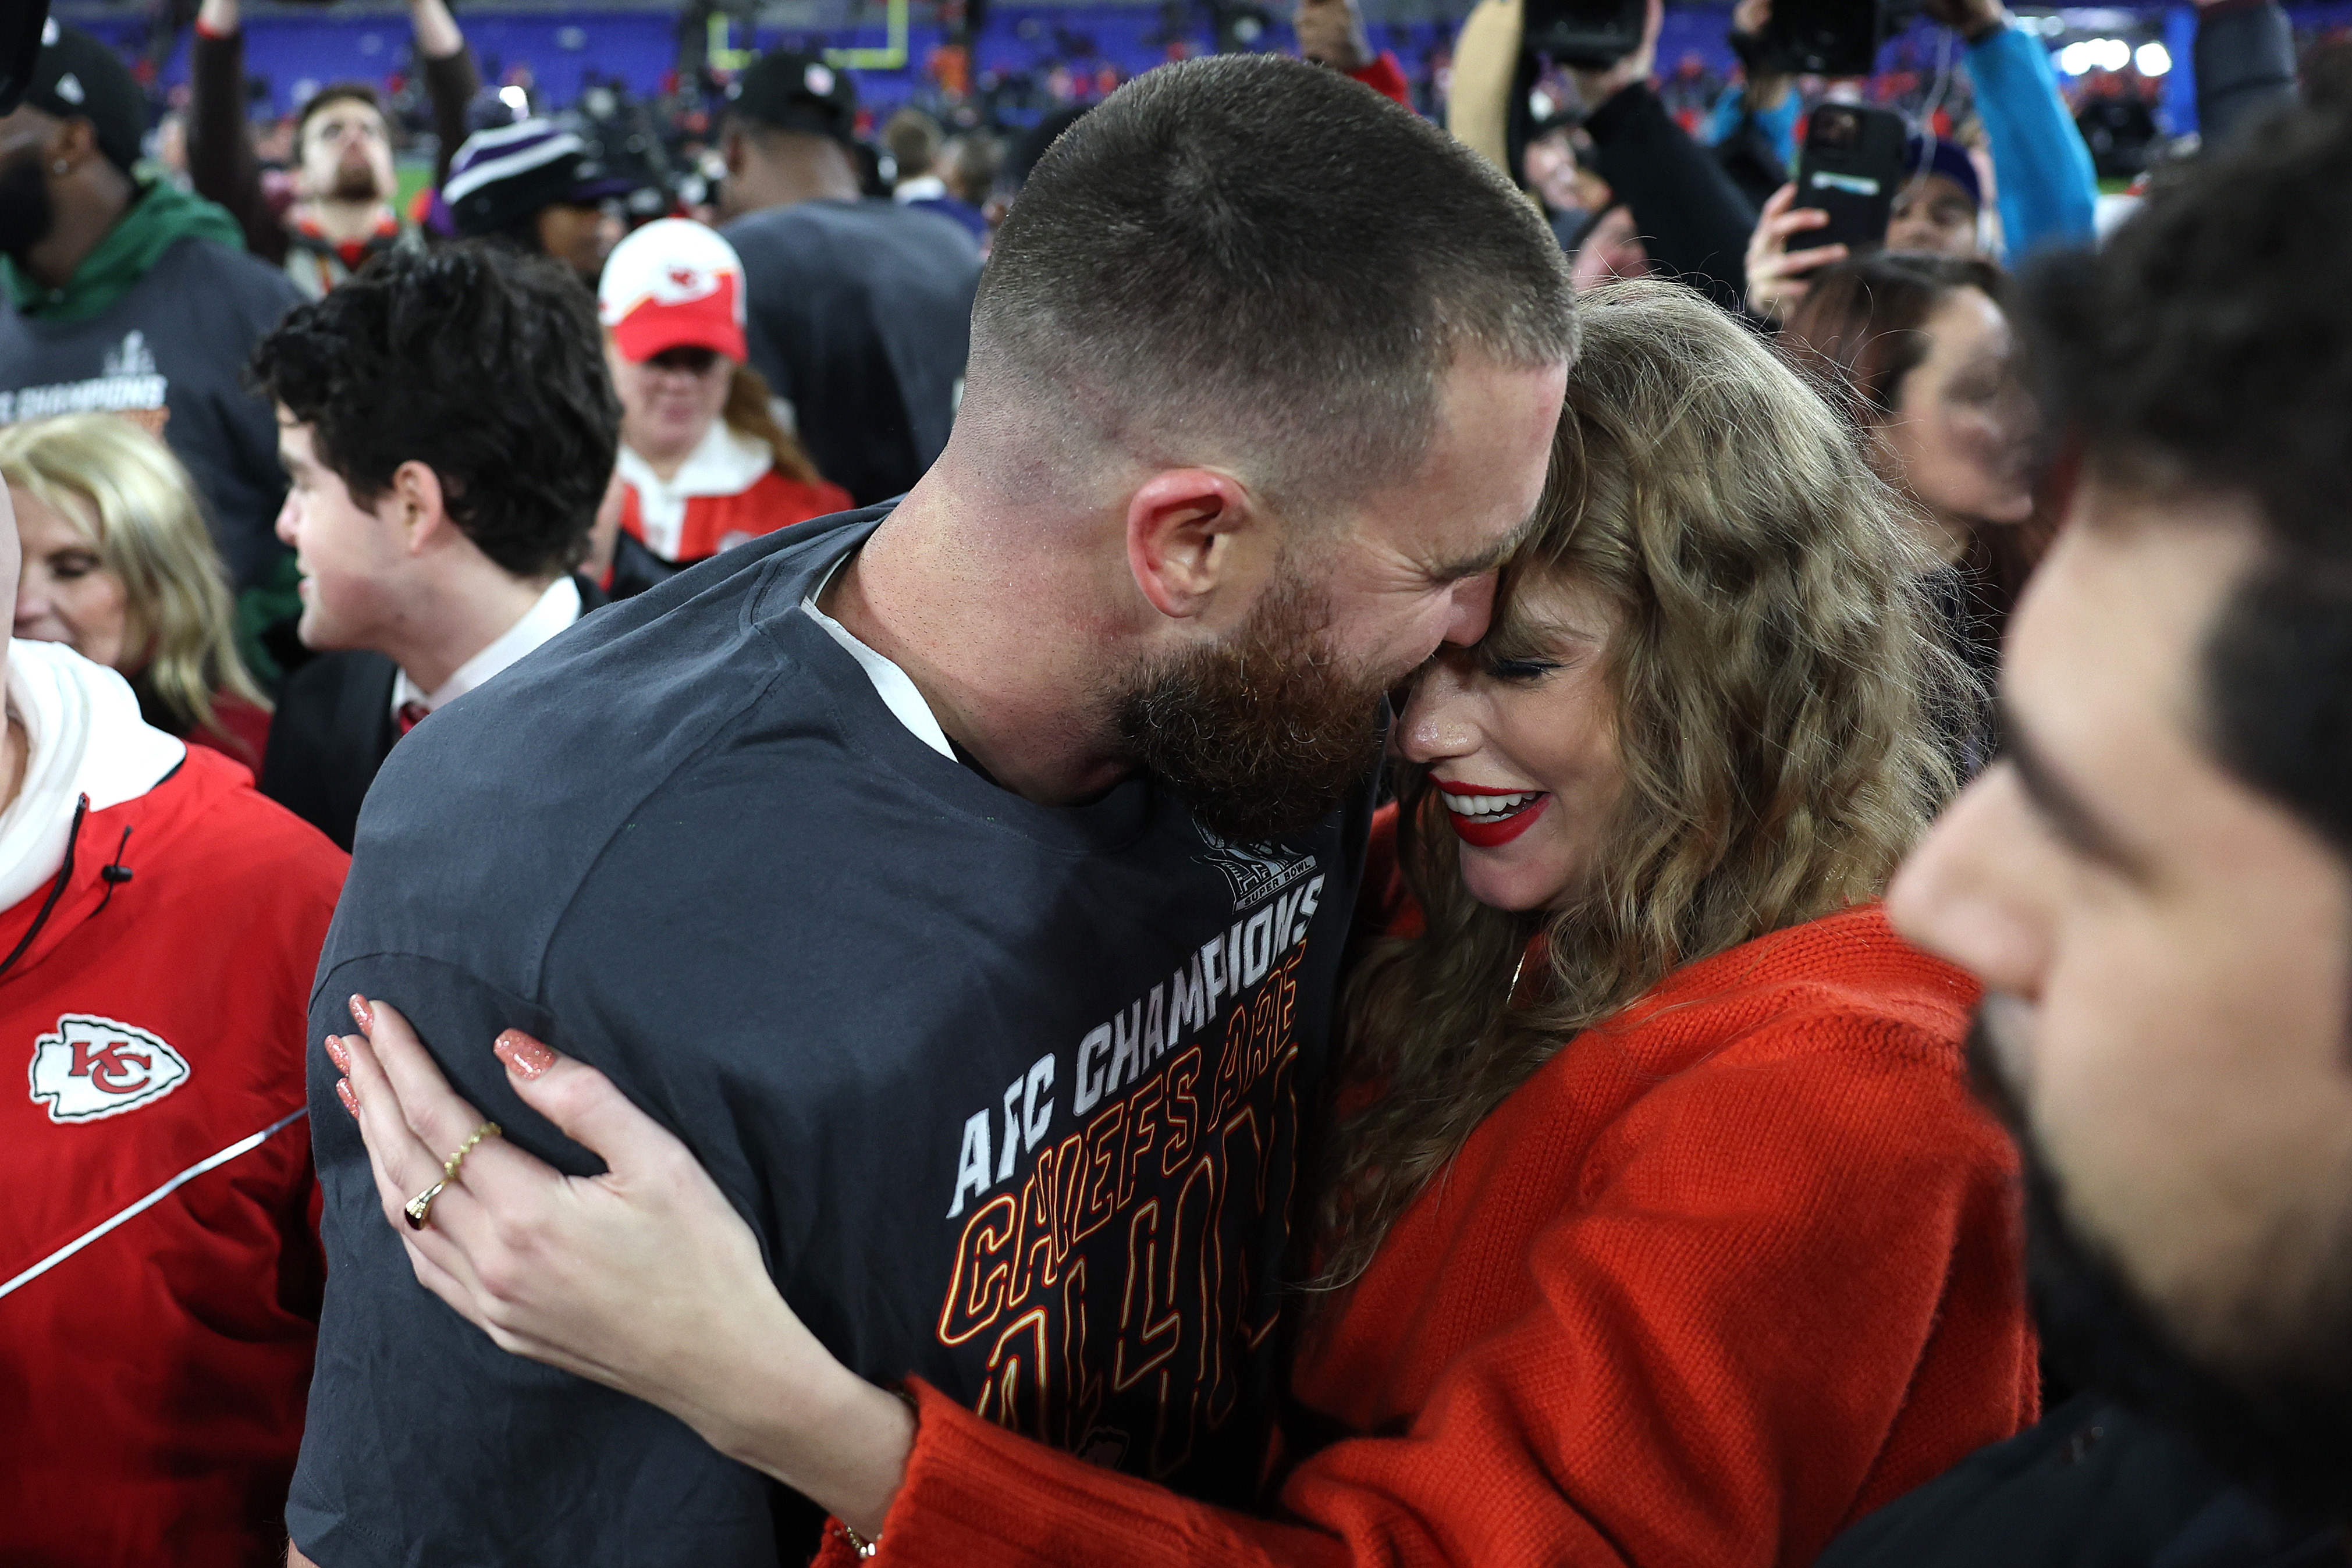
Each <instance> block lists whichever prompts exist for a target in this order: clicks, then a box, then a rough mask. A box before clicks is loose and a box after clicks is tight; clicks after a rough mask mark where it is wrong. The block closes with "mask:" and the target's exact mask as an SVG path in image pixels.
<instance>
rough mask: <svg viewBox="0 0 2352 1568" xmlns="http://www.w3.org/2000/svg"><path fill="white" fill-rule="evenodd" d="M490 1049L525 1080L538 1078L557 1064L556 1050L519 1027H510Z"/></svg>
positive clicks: (510, 1069)
mask: <svg viewBox="0 0 2352 1568" xmlns="http://www.w3.org/2000/svg"><path fill="white" fill-rule="evenodd" d="M490 1050H491V1051H494V1052H496V1053H497V1055H498V1059H499V1061H503V1062H505V1063H506V1064H507V1071H509V1072H511V1073H513V1074H514V1075H515V1076H516V1077H517V1078H520V1079H524V1080H530V1079H533V1078H536V1077H538V1076H539V1075H540V1074H541V1073H542V1072H544V1071H547V1070H548V1069H549V1068H551V1067H552V1066H554V1065H555V1052H553V1051H550V1050H548V1049H547V1047H545V1046H543V1045H541V1044H540V1043H539V1041H537V1040H533V1039H531V1038H530V1036H529V1035H527V1034H525V1033H523V1031H522V1030H519V1029H510V1030H507V1031H506V1033H504V1034H502V1035H500V1036H499V1039H498V1043H497V1044H495V1045H493V1046H491V1047H490Z"/></svg>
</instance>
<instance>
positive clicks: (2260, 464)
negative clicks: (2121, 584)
mask: <svg viewBox="0 0 2352 1568" xmlns="http://www.w3.org/2000/svg"><path fill="white" fill-rule="evenodd" d="M2347 257H2352V115H2347V114H2345V113H2341V112H2337V113H2330V114H2317V113H2309V112H2301V113H2293V114H2289V115H2285V116H2282V117H2280V118H2279V119H2277V120H2273V121H2271V122H2268V123H2266V124H2264V125H2263V127H2261V128H2260V129H2259V130H2257V131H2252V132H2251V133H2249V135H2248V136H2247V138H2246V139H2245V140H2244V141H2242V142H2239V143H2237V144H2234V145H2233V146H2231V148H2230V149H2229V150H2228V151H2227V152H2223V153H2222V154H2221V155H2219V156H2216V157H2212V158H2210V159H2205V160H2200V162H2198V163H2197V164H2196V165H2195V166H2194V167H2193V168H2192V169H2191V170H2189V172H2187V173H2186V174H2184V175H2183V176H2182V177H2181V178H2179V180H2178V181H2177V182H2175V183H2171V184H2169V185H2168V186H2165V187H2162V188H2160V189H2159V190H2158V192H2157V193H2155V194H2153V195H2151V196H2150V197H2149V198H2148V200H2147V203H2146V204H2145V205H2144V206H2143V207H2142V209H2141V211H2140V212H2139V213H2138V214H2137V215H2136V216H2135V217H2134V218H2132V220H2131V221H2130V222H2128V223H2126V225H2124V226H2123V228H2122V229H2121V230H2119V231H2118V232H2117V233H2116V235H2115V237H2114V238H2113V240H2112V241H2111V242H2110V243H2109V244H2108V246H2107V247H2106V249H2105V250H2104V251H2103V252H2101V253H2100V254H2099V255H2098V256H2095V257H2093V256H2074V257H2070V258H2065V259H2063V260H2061V261H2059V262H2057V263H2055V264H2053V266H2051V267H2048V268H2046V269H2045V270H2043V271H2042V272H2041V273H2040V274H2039V275H2038V276H2036V277H2034V279H2033V285H2032V287H2031V288H2030V289H2029V291H2028V301H2029V308H2028V310H2027V313H2026V315H2027V325H2028V328H2029V332H2030V341H2031V343H2032V349H2033V353H2034V361H2035V365H2036V372H2037V376H2038V379H2039V381H2040V382H2041V383H2042V394H2043V398H2044V402H2045V404H2046V406H2047V407H2048V408H2049V409H2050V411H2051V412H2052V413H2053V414H2054V415H2055V416H2056V418H2057V420H2058V421H2059V422H2060V423H2062V424H2063V426H2064V427H2065V428H2066V429H2067V431H2068V433H2069V434H2071V435H2072V436H2073V437H2074V439H2076V440H2079V442H2080V443H2081V444H2082V450H2083V457H2084V462H2085V464H2086V465H2087V466H2088V468H2089V469H2090V471H2091V472H2092V473H2094V474H2095V475H2097V476H2100V477H2102V478H2104V479H2106V480H2108V481H2110V482H2117V483H2123V484H2137V485H2138V486H2142V487H2144V488H2147V489H2151V490H2175V489H2179V488H2183V487H2196V488H2209V489H2212V490H2215V491H2220V492H2224V493H2230V494H2235V495H2239V496H2243V497H2250V498H2251V499H2252V501H2253V502H2254V504H2255V507H2256V509H2257V510H2258V512H2259V514H2260V516H2261V519H2262V527H2263V532H2264V534H2265V536H2266V545H2267V549H2266V552H2265V557H2264V559H2263V562H2262V564H2261V565H2259V566H2258V567H2256V568H2255V569H2254V570H2253V571H2252V573H2251V574H2250V575H2249V577H2248V579H2247V580H2246V581H2244V582H2243V583H2242V584H2241V585H2240V586H2239V587H2238V589H2237V590H2236V591H2235V592H2234V594H2233V595H2232V597H2231V600H2230V601H2229V602H2228V603H2227V604H2226V605H2225V607H2224V608H2223V610H2222V612H2221V617H2220V619H2219V620H2218V622H2216V624H2215V625H2214V627H2213V629H2212V631H2211V633H2210V637H2209V639H2208V642H2207V645H2206V648H2205V650H2204V679H2205V688H2206V689H2205V696H2206V709H2207V711H2206V714H2205V724H2206V727H2207V731H2208V734H2207V737H2206V738H2207V741H2208V743H2209V744H2210V747H2212V750H2213V753H2214V755H2215V757H2216V758H2217V759H2219V760H2220V761H2221V763H2222V765H2223V766H2225V767H2227V768H2230V769H2231V771H2232V772H2233V773H2235V774H2237V775H2238V776H2239V777H2240V778H2242V779H2244V780H2246V781H2247V782H2248V783H2249V784H2251V785H2252V786H2253V787H2254V788H2255V789H2260V790H2262V791H2263V792H2264V793H2266V794H2269V795H2270V796H2272V797H2273V799H2275V800H2278V801H2279V802H2280V803H2281V804H2283V805H2284V806H2285V807H2287V808H2288V809H2289V810H2293V811H2294V812H2295V813H2296V814H2297V815H2298V816H2299V817H2301V818H2303V819H2304V820H2305V821H2307V822H2308V823H2309V824H2310V825H2311V826H2312V828H2313V829H2314V830H2315V831H2318V832H2320V833H2322V834H2324V835H2326V837H2327V838H2328V839H2330V840H2331V841H2334V842H2335V843H2336V845H2338V846H2339V847H2340V848H2342V849H2344V850H2345V851H2347V852H2352V789H2347V787H2346V783H2345V781H2346V779H2352V289H2347V288H2346V287H2344V286H2343V279H2344V272H2345V267H2346V261H2347Z"/></svg>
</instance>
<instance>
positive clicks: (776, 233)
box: [724, 200, 980, 272]
mask: <svg viewBox="0 0 2352 1568" xmlns="http://www.w3.org/2000/svg"><path fill="white" fill-rule="evenodd" d="M724 233H725V234H726V236H727V238H728V240H729V242H730V243H731V244H733V245H734V246H736V248H737V249H738V250H739V251H740V250H742V249H743V246H744V244H745V242H746V241H749V242H750V244H751V248H752V249H753V250H754V251H758V252H760V253H761V255H762V256H768V255H771V254H772V255H773V256H775V257H776V258H778V259H785V260H789V259H795V258H796V259H798V260H800V261H801V262H802V264H803V265H806V264H807V263H808V262H809V260H810V259H811V255H810V242H811V241H817V242H821V243H822V244H824V245H830V244H835V243H851V244H856V245H859V246H886V247H887V248H888V249H891V250H895V251H903V252H914V253H919V254H921V255H924V256H926V257H927V259H930V260H935V261H937V262H938V263H940V264H941V265H943V266H947V267H950V268H955V267H961V266H964V265H969V266H970V267H971V269H972V270H973V271H975V272H977V271H978V270H979V267H980V255H979V252H978V251H977V250H976V249H975V248H974V246H973V245H972V241H971V235H968V234H966V233H965V232H964V231H963V229H962V228H961V226H960V225H958V224H957V223H956V222H955V220H954V219H952V218H949V217H945V216H943V215H941V214H938V213H925V212H917V211H915V210H914V209H912V208H910V207H907V206H903V205H901V204H898V203H896V202H885V201H879V200H873V201H868V200H860V201H855V202H840V201H822V202H795V203H793V204H791V205H789V206H782V207H768V208H765V209H763V210H761V211H760V212H756V213H749V214H745V215H744V216H742V217H740V218H738V219H736V220H735V221H734V222H733V223H731V224H730V225H727V228H726V229H725V231H724ZM746 262H747V265H748V263H749V256H748V255H747V256H746Z"/></svg>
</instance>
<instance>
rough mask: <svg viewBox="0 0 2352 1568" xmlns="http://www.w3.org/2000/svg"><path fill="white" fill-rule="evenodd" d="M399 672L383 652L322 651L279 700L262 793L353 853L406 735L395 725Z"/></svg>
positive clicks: (290, 679) (290, 680) (263, 765)
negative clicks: (364, 816) (363, 807)
mask: <svg viewBox="0 0 2352 1568" xmlns="http://www.w3.org/2000/svg"><path fill="white" fill-rule="evenodd" d="M399 674H400V666H399V665H397V664H394V663H393V662H392V661H391V660H390V659H388V658H386V657H384V656H383V654H382V653H370V652H368V651H366V650H364V649H352V650H351V651H349V652H346V653H321V654H320V655H319V656H318V657H317V658H315V659H313V660H311V661H310V663H309V664H305V665H303V666H302V667H301V668H300V669H299V670H297V671H295V672H294V673H293V674H291V675H289V676H288V677H287V678H286V687H285V689H284V690H283V691H282V692H280V693H279V694H278V716H277V717H275V718H274V719H272V720H271V721H270V725H269V753H268V756H267V757H265V758H262V763H261V792H262V793H263V794H265V795H267V796H268V797H269V798H270V799H271V800H275V801H277V802H278V804H279V805H281V806H283V807H285V808H286V809H287V810H289V811H291V812H293V813H294V814H295V815H296V816H298V817H299V818H301V819H302V820H303V821H306V822H308V823H310V825H311V826H312V827H314V828H316V829H318V830H319V831H320V832H322V833H324V834H326V835H327V836H328V837H329V838H331V839H332V840H334V841H335V842H337V843H338V844H341V846H342V847H343V848H344V849H346V850H348V849H350V848H351V847H352V831H353V830H355V829H356V828H357V827H358V826H359V821H360V802H361V801H362V800H366V799H367V792H368V786H369V785H371V784H373V783H374V782H375V770H376V769H377V768H381V767H383V759H384V758H387V757H389V756H391V755H392V743H393V742H394V741H395V740H397V739H399V738H400V732H399V730H398V729H397V728H396V727H394V724H393V721H392V686H393V683H394V681H395V680H396V679H398V678H399Z"/></svg>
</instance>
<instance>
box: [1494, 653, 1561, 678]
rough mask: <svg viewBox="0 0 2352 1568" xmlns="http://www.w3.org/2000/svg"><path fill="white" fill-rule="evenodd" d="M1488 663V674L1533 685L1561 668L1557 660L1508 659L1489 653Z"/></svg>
mask: <svg viewBox="0 0 2352 1568" xmlns="http://www.w3.org/2000/svg"><path fill="white" fill-rule="evenodd" d="M1559 668H1560V665H1559V663H1558V662H1557V661H1556V660H1551V659H1506V658H1500V657H1497V656H1496V655H1493V654H1489V655H1487V658H1486V673H1487V674H1490V675H1492V676H1494V677H1495V678H1496V680H1498V681H1508V682H1509V683H1511V684H1512V685H1534V684H1535V683H1536V682H1538V681H1540V680H1542V679H1543V678H1544V677H1545V676H1546V675H1549V674H1554V673H1556V672H1557V671H1558V670H1559Z"/></svg>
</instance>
